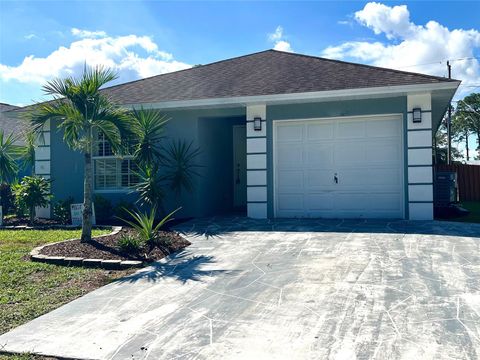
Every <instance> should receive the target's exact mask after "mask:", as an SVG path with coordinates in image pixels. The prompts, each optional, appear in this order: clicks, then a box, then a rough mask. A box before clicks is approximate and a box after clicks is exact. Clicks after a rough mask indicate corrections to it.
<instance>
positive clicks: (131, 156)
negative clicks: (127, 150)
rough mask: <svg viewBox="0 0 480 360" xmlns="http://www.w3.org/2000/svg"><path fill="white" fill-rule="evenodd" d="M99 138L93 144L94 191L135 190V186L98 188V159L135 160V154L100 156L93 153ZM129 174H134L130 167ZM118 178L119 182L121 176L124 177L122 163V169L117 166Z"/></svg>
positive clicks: (101, 192) (98, 192) (99, 192)
mask: <svg viewBox="0 0 480 360" xmlns="http://www.w3.org/2000/svg"><path fill="white" fill-rule="evenodd" d="M97 144H98V140H96V141H94V143H93V144H92V152H91V153H92V170H93V171H92V172H93V192H94V193H96V194H108V193H122V194H124V193H129V192H132V191H135V190H134V188H132V187H116V188H110V189H97V188H96V160H116V161H117V162H121V161H123V160H133V159H134V156H133V155H124V156H117V155H106V156H100V155H93V154H95V153H96V152H97V150H98V149H97V148H96V146H97ZM104 151H105V150H104ZM128 174H129V175H131V174H132V172H131V171H130V169H129V172H128ZM115 176H116V179H117V183H118V181H119V180H120V182H121V177H122V171H121V165H120V170H119V169H118V167H117V171H116V175H115Z"/></svg>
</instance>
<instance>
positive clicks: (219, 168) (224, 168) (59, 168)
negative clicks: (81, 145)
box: [51, 107, 245, 217]
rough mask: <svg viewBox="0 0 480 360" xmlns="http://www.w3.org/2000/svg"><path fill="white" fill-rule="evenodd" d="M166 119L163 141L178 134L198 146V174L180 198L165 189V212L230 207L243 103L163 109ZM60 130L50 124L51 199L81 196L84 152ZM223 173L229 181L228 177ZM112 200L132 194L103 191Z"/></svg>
mask: <svg viewBox="0 0 480 360" xmlns="http://www.w3.org/2000/svg"><path fill="white" fill-rule="evenodd" d="M164 114H165V115H166V117H167V118H169V119H170V121H169V122H168V123H167V125H166V127H165V137H166V139H165V141H166V143H168V142H170V141H172V140H178V139H182V140H185V141H187V142H190V141H193V146H194V147H198V148H199V149H200V150H201V154H200V155H199V156H198V158H197V163H198V164H199V165H201V167H200V168H199V169H198V172H199V173H200V177H198V178H197V179H196V181H195V190H194V191H193V192H192V193H187V192H184V193H183V194H182V196H181V197H180V198H177V197H176V196H175V195H174V194H173V193H169V195H168V196H167V198H166V200H165V204H164V208H165V210H166V211H168V210H170V211H171V210H173V209H176V208H177V207H180V206H181V207H182V210H181V211H180V212H179V213H178V215H177V217H199V216H207V215H212V214H215V213H221V212H222V211H228V210H229V208H230V204H231V187H232V181H231V180H232V177H231V176H232V166H233V165H232V125H233V124H236V123H239V124H243V123H245V108H243V107H238V108H228V109H197V110H179V111H166V112H164ZM62 136H63V135H62V132H61V131H58V127H57V126H56V124H52V132H51V176H52V179H53V180H54V181H53V183H52V193H53V195H54V199H53V201H57V200H63V199H66V198H68V197H69V196H72V197H73V198H74V199H75V201H78V202H81V201H82V199H83V156H82V154H80V153H79V152H75V151H73V150H71V149H70V148H68V147H67V145H66V144H65V143H64V142H63V139H62ZM227 176H229V177H228V180H227ZM99 194H100V195H101V196H103V197H105V198H107V199H109V200H110V201H112V203H114V204H115V203H117V202H118V201H120V200H124V201H127V202H134V201H135V200H136V199H137V196H136V194H131V193H129V192H128V191H125V192H118V191H117V192H101V193H99Z"/></svg>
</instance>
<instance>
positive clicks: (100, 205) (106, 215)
mask: <svg viewBox="0 0 480 360" xmlns="http://www.w3.org/2000/svg"><path fill="white" fill-rule="evenodd" d="M93 203H94V206H95V219H96V220H97V224H106V223H108V222H109V221H110V219H111V218H112V217H113V214H114V212H113V205H112V203H111V201H110V200H108V199H106V198H104V197H103V196H100V195H95V198H94V200H93Z"/></svg>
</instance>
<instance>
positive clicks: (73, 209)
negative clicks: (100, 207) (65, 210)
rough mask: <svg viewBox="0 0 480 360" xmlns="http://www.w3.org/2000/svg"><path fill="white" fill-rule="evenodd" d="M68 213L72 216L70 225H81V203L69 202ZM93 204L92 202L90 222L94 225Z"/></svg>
mask: <svg viewBox="0 0 480 360" xmlns="http://www.w3.org/2000/svg"><path fill="white" fill-rule="evenodd" d="M70 214H71V216H72V225H74V226H81V225H82V223H83V204H71V205H70ZM95 223H96V221H95V206H93V204H92V224H93V225H95Z"/></svg>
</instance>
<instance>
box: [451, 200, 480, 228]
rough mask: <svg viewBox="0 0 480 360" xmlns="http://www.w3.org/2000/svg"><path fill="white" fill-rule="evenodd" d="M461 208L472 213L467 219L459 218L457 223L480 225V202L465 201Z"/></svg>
mask: <svg viewBox="0 0 480 360" xmlns="http://www.w3.org/2000/svg"><path fill="white" fill-rule="evenodd" d="M460 206H461V207H463V208H464V209H467V210H469V211H470V214H468V216H465V217H461V218H457V219H455V221H463V222H471V223H480V201H465V202H463V203H461V204H460Z"/></svg>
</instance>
